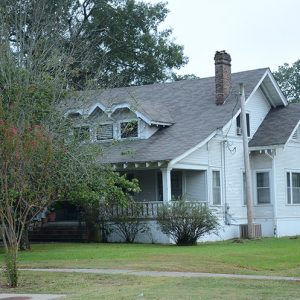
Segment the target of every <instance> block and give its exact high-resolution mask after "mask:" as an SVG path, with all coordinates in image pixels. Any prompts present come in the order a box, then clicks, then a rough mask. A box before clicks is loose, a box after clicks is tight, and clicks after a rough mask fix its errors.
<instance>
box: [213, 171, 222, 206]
mask: <svg viewBox="0 0 300 300" xmlns="http://www.w3.org/2000/svg"><path fill="white" fill-rule="evenodd" d="M212 193H213V195H212V196H213V205H220V204H221V179H220V171H213V172H212Z"/></svg>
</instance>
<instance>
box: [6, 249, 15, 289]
mask: <svg viewBox="0 0 300 300" xmlns="http://www.w3.org/2000/svg"><path fill="white" fill-rule="evenodd" d="M17 255H18V247H17V246H14V247H10V248H8V249H7V250H6V254H5V258H4V273H5V275H6V278H7V283H8V285H9V286H10V287H12V288H15V287H17V285H18V268H17Z"/></svg>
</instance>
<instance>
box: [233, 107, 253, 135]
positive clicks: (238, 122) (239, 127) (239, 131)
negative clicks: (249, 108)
mask: <svg viewBox="0 0 300 300" xmlns="http://www.w3.org/2000/svg"><path fill="white" fill-rule="evenodd" d="M246 123H247V136H248V137H250V114H249V113H246ZM236 134H237V135H242V123H241V114H239V115H238V116H237V118H236Z"/></svg>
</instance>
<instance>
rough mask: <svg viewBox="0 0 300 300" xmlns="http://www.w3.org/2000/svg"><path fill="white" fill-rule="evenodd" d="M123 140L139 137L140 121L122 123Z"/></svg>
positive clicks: (121, 134)
mask: <svg viewBox="0 0 300 300" xmlns="http://www.w3.org/2000/svg"><path fill="white" fill-rule="evenodd" d="M120 136H121V139H127V138H134V137H138V121H137V120H132V121H128V122H121V123H120Z"/></svg>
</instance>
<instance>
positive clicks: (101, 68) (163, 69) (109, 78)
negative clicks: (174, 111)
mask: <svg viewBox="0 0 300 300" xmlns="http://www.w3.org/2000/svg"><path fill="white" fill-rule="evenodd" d="M0 13H1V14H3V16H6V17H5V18H4V19H3V21H4V22H5V24H7V30H8V32H9V39H10V41H12V42H13V43H14V46H15V49H18V42H19V41H18V38H17V36H16V30H15V29H16V28H15V26H16V23H15V14H16V13H18V14H22V15H24V16H26V18H24V20H25V22H26V24H25V26H26V27H25V26H24V30H23V32H22V35H24V38H25V39H24V42H25V48H24V55H26V56H27V55H29V56H30V57H34V58H37V57H39V56H44V55H45V54H46V55H48V53H47V52H46V53H45V52H44V50H45V49H44V48H45V47H44V46H45V44H49V42H52V43H53V44H60V45H62V48H63V49H61V50H62V51H60V55H61V56H63V57H66V56H67V55H66V53H71V55H70V56H69V57H68V58H69V60H68V70H66V72H67V74H68V76H67V79H68V84H69V86H72V87H74V88H76V89H82V88H84V87H86V84H87V82H89V83H90V84H95V85H96V86H99V85H100V86H101V87H103V86H109V87H112V86H127V85H141V84H150V83H154V82H161V81H165V80H168V79H172V77H173V74H174V69H179V68H180V67H182V66H183V65H185V64H186V63H187V58H186V57H185V56H184V55H183V47H182V46H180V45H178V44H176V43H175V42H174V41H173V39H172V30H171V29H166V30H160V29H159V27H160V25H161V23H162V22H163V21H164V20H165V18H166V16H167V13H168V10H167V8H166V3H163V2H160V3H156V4H150V3H145V2H142V1H136V0H104V1H97V0H85V1H79V0H51V1H49V0H3V1H1V3H0ZM41 15H42V17H40V16H41ZM46 16H51V19H50V18H47V17H46ZM36 21H39V23H38V25H37V22H36ZM41 29H42V30H41ZM37 37H38V40H36V38H37ZM32 42H34V43H37V47H35V51H34V52H32V51H31V49H30V48H31V45H32ZM52 48H53V46H51V47H50V48H49V49H52ZM49 70H51V66H49Z"/></svg>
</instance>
